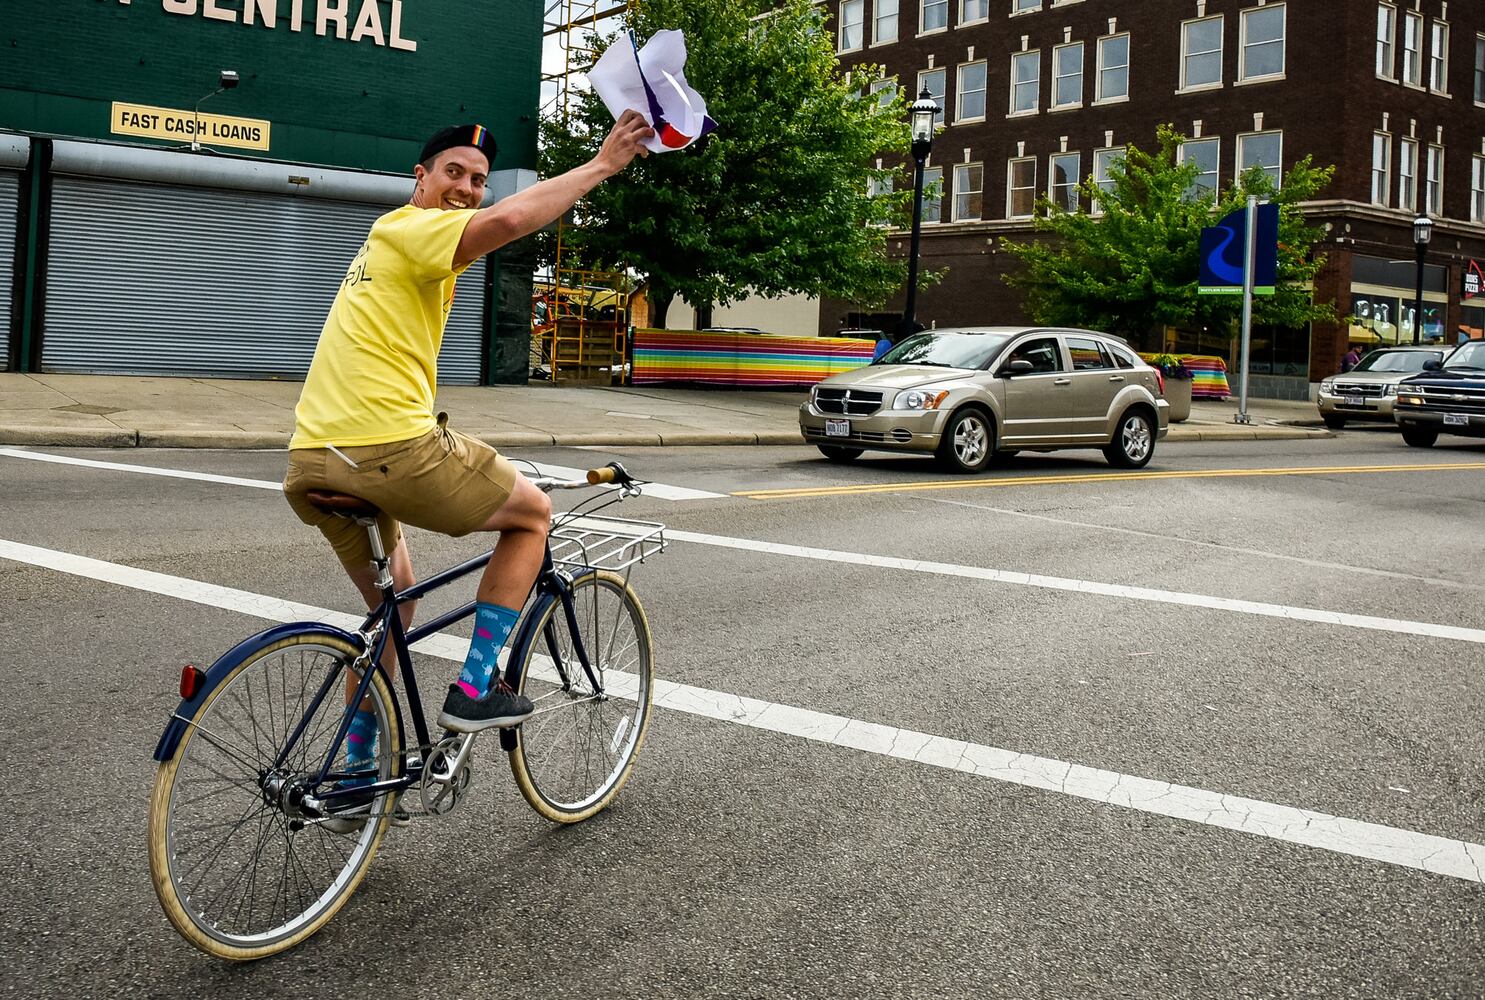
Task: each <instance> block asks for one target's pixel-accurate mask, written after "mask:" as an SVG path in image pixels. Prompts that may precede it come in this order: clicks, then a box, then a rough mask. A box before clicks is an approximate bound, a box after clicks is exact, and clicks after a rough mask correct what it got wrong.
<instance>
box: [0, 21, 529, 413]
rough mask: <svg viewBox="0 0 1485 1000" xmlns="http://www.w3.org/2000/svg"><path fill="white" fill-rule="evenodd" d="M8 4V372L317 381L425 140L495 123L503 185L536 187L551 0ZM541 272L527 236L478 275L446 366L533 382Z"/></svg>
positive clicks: (0, 236)
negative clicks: (366, 245) (533, 302)
mask: <svg viewBox="0 0 1485 1000" xmlns="http://www.w3.org/2000/svg"><path fill="white" fill-rule="evenodd" d="M6 15H7V16H6V18H5V26H4V27H3V28H0V301H4V300H5V299H7V298H8V300H9V302H10V310H9V317H8V318H9V323H8V324H7V326H6V327H5V332H6V347H7V350H6V351H5V352H3V358H4V360H5V362H6V367H8V368H10V369H11V370H21V371H77V372H83V371H104V372H137V373H146V374H180V375H222V376H258V377H263V376H283V377H289V378H293V377H298V376H301V375H302V374H303V371H304V370H305V369H306V368H307V366H308V362H309V357H310V355H311V354H312V351H313V346H314V341H315V338H316V337H317V335H318V333H319V328H320V324H321V322H322V321H323V318H324V315H325V312H326V310H327V309H328V307H329V304H330V301H331V300H332V299H333V297H334V294H335V290H336V289H337V288H338V286H339V283H340V280H341V277H342V276H343V273H344V269H345V265H346V264H347V263H348V262H349V261H350V259H351V258H352V257H353V256H354V254H355V251H356V249H357V247H359V245H360V243H361V241H362V240H363V239H364V236H365V232H366V230H367V229H368V228H369V226H370V224H371V222H372V221H373V220H374V219H375V218H376V217H377V216H378V215H380V214H382V213H383V212H385V211H387V210H388V209H389V208H391V207H393V206H395V205H397V204H400V203H402V202H404V201H405V200H406V199H407V197H408V195H409V194H410V192H411V183H412V181H411V176H410V174H411V170H412V167H413V165H414V162H415V161H416V158H417V153H418V150H419V149H420V147H421V145H422V143H423V142H424V141H425V140H426V138H427V137H428V135H430V134H431V133H432V132H433V131H434V130H436V129H437V128H439V127H441V126H443V125H448V124H456V123H460V122H479V123H482V124H484V125H485V126H486V127H487V128H488V129H489V130H490V132H491V134H492V135H493V136H494V138H495V140H496V143H497V147H498V152H497V154H496V157H495V160H494V163H493V164H492V168H491V169H492V177H491V182H490V188H491V196H492V197H498V196H501V195H504V194H508V193H510V192H512V191H514V190H517V189H518V188H520V187H523V186H525V185H526V184H529V183H531V182H532V181H534V179H535V174H534V168H535V165H536V133H537V100H538V87H539V78H540V66H539V63H540V49H541V10H540V8H539V7H538V6H537V5H536V4H535V3H491V4H485V3H478V4H476V3H470V2H468V0H68V2H66V3H56V2H55V0H7V3H6ZM530 273H531V261H530V259H529V257H527V256H526V255H525V254H524V253H522V252H520V251H519V250H515V249H514V248H511V249H507V250H506V251H504V252H502V253H501V254H499V255H492V256H491V257H490V258H488V259H487V260H486V261H485V262H484V263H482V264H477V265H476V266H475V267H473V268H471V269H470V270H469V271H468V272H466V274H465V275H464V276H463V277H462V278H461V279H460V282H459V287H458V293H457V295H456V299H455V308H454V312H453V314H452V315H451V317H450V321H449V329H448V332H447V334H446V336H445V349H444V353H443V355H441V357H440V369H441V372H442V378H443V379H444V381H446V382H447V381H453V382H466V383H486V384H493V383H501V382H524V381H525V377H526V366H527V351H528V346H529V335H530V321H529V304H530ZM7 293H8V294H7Z"/></svg>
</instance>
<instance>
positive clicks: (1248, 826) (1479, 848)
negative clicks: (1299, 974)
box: [0, 539, 1485, 883]
mask: <svg viewBox="0 0 1485 1000" xmlns="http://www.w3.org/2000/svg"><path fill="white" fill-rule="evenodd" d="M0 559H9V560H12V561H15V562H20V563H26V564H29V565H32V566H40V567H45V568H47V569H52V570H56V571H58V572H62V573H70V574H72V575H75V576H80V577H85V578H88V579H93V580H99V581H102V582H106V583H113V584H117V585H119V586H123V587H129V588H132V589H135V590H140V591H144V592H146V593H154V594H161V595H164V596H167V597H174V598H178V599H180V600H183V601H191V602H194V603H196V604H202V605H206V606H209V607H214V608H221V609H224V610H227V611H235V612H238V613H241V614H245V615H249V616H253V617H257V618H264V619H267V620H269V621H274V622H285V621H325V622H330V623H333V624H337V625H341V626H350V627H355V626H356V625H357V624H359V619H357V618H355V617H354V616H352V615H347V614H342V613H338V612H334V611H330V610H327V609H325V608H316V607H313V606H310V605H306V604H297V603H295V602H293V601H285V600H281V599H279V598H276V597H270V596H267V595H264V594H254V593H251V592H249V591H245V590H236V589H234V588H231V587H222V586H218V585H216V584H210V583H204V582H201V581H198V580H190V579H186V578H184V577H177V576H168V575H166V574H164V573H155V572H152V571H149V570H142V569H135V568H133V567H130V566H123V565H120V564H118V563H110V562H104V561H102V560H98V559H91V558H88V557H86V556H80V555H75V554H73V553H70V552H61V551H58V550H55V549H44V548H39V547H37V546H34V545H26V544H23V543H20V542H12V541H6V540H4V539H0ZM466 644H467V642H466V640H463V639H459V638H458V637H456V636H450V635H445V634H440V635H436V636H430V637H429V638H428V639H426V640H424V641H423V642H422V643H419V645H418V647H417V648H418V649H420V650H422V651H424V652H427V653H429V654H430V655H433V656H438V657H441V658H443V659H447V660H452V661H453V662H456V663H458V662H462V661H463V659H464V648H465V646H466ZM623 680H624V682H625V683H624V684H622V685H621V687H629V686H630V685H629V682H632V680H633V679H632V678H630V677H625V678H624V679H623ZM655 702H656V704H658V705H661V706H663V707H665V708H668V709H671V710H673V711H677V712H684V713H687V714H690V715H696V716H701V717H703V718H707V719H715V720H719V721H722V722H731V723H735V724H737V725H741V726H748V727H750V728H753V729H761V730H766V731H768V732H774V733H781V734H783V735H786V736H793V737H796V738H799V739H806V740H812V741H815V742H820V743H827V744H830V745H832V746H839V747H845V748H849V749H854V750H859V751H863V752H865V753H874V754H878V755H880V756H884V757H894V758H897V759H899V760H909V761H914V762H916V763H920V764H928V765H932V766H934V767H941V768H945V769H947V770H951V771H958V772H961V773H964V774H972V775H976V776H978V777H983V778H992V779H994V780H996V781H1003V782H1006V783H1008V784H1012V785H1021V786H1024V787H1027V788H1036V789H1040V790H1042V791H1048V792H1056V793H1060V794H1063V795H1071V796H1075V797H1077V798H1081V799H1087V800H1089V801H1092V802H1101V803H1104V804H1107V805H1112V806H1118V807H1120V808H1124V809H1133V810H1136V811H1138V812H1144V813H1152V814H1156V815H1160V816H1169V817H1171V818H1173V819H1180V820H1186V821H1188V822H1192V823H1199V824H1202V825H1205V826H1214V827H1218V828H1221V829H1224V830H1232V831H1234V832H1238V833H1246V834H1251V835H1253V836H1258V837H1265V838H1268V839H1270V840H1277V841H1282V842H1284V843H1290V844H1300V845H1303V846H1306V847H1315V848H1319V849H1321V850H1326V851H1333V852H1336V853H1339V854H1345V855H1349V856H1351V857H1357V858H1364V859H1367V860H1370V861H1380V862H1383V863H1385V864H1391V865H1399V866H1402V867H1405V868H1415V869H1419V870H1421V871H1426V872H1432V873H1434V874H1437V875H1445V876H1449V877H1451V878H1458V879H1463V880H1465V881H1469V882H1476V883H1481V882H1485V871H1482V869H1485V845H1480V844H1475V843H1470V842H1469V841H1463V840H1453V839H1450V838H1447V837H1437V836H1433V835H1432V834H1426V833H1418V832H1415V831H1412V830H1404V829H1401V828H1398V827H1391V826H1383V825H1381V824H1378V823H1367V822H1363V821H1361V820H1354V819H1346V818H1345V817H1342V816H1332V815H1329V814H1327V813H1320V812H1314V811H1312V810H1309V809H1297V808H1295V807H1293V806H1285V805H1278V804H1275V803H1272V802H1263V801H1260V800H1257V799H1249V798H1244V797H1241V796H1234V795H1226V794H1223V793H1221V792H1214V791H1209V790H1207V789H1203V788H1193V787H1191V786H1188V785H1174V784H1170V783H1168V782H1163V781H1154V780H1152V779H1149V778H1141V777H1137V776H1134V775H1127V774H1120V773H1118V772H1116V771H1105V770H1102V769H1100V768H1093V767H1086V766H1084V765H1081V764H1074V763H1071V762H1069V761H1064V760H1055V759H1052V758H1048V757H1038V756H1035V755H1032V754H1024V753H1015V752H1013V751H1010V750H1002V749H999V748H997V747H991V746H984V745H982V744H978V743H966V742H964V741H962V740H951V739H947V738H945V737H942V736H934V735H932V734H930V733H920V732H914V731H912V730H907V729H897V728H894V727H892V726H884V725H880V724H878V723H874V722H862V721H860V720H859V719H850V718H846V717H844V716H840V715H830V714H827V713H824V712H815V711H811V710H809V709H804V708H797V707H794V706H791V705H781V704H777V703H774V702H765V701H759V700H757V699H753V698H742V697H739V696H737V695H732V694H726V693H724V692H720V691H710V690H707V689H705V688H698V687H691V686H689V685H685V684H676V683H672V682H670V681H663V680H657V682H656V685H655Z"/></svg>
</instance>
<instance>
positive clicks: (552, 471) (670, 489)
mask: <svg viewBox="0 0 1485 1000" xmlns="http://www.w3.org/2000/svg"><path fill="white" fill-rule="evenodd" d="M0 456H4V457H7V458H27V459H30V460H31V461H33V462H55V463H56V464H58V465H76V466H81V467H83V468H87V469H109V470H111V471H114V472H137V473H142V474H144V475H149V476H168V477H170V478H171V479H195V480H198V481H200V482H204V483H224V484H226V485H228V486H247V487H251V488H253V489H259V490H274V491H278V492H281V491H282V490H283V486H282V484H280V483H277V482H273V481H270V480H266V479H242V478H239V477H237V476H218V475H213V474H212V473H209V472H189V471H186V470H184V469H166V468H161V467H159V466H154V465H128V464H125V463H123V462H100V461H98V460H97V459H92V458H73V457H72V456H70V455H51V454H48V453H46V452H41V451H22V450H20V449H18V448H0ZM507 457H509V456H507ZM516 465H517V467H518V468H521V467H523V466H528V465H529V466H534V467H535V468H536V469H537V470H538V471H537V475H541V476H556V477H559V478H562V479H578V478H581V477H582V475H583V473H585V472H586V471H587V470H586V469H570V468H568V467H567V466H564V465H546V464H544V463H541V462H530V461H526V460H516ZM522 471H525V469H524V468H522ZM644 490H645V496H647V497H655V498H658V499H660V500H713V499H716V498H718V497H722V496H725V495H726V494H723V493H708V492H707V491H706V490H693V489H690V488H688V487H685V486H670V485H667V484H666V483H649V484H647V485H646V486H645V488H644Z"/></svg>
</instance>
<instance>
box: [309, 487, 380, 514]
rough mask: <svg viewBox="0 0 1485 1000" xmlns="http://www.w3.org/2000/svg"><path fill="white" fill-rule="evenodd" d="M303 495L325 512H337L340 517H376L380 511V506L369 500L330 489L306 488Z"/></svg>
mask: <svg viewBox="0 0 1485 1000" xmlns="http://www.w3.org/2000/svg"><path fill="white" fill-rule="evenodd" d="M304 497H305V499H306V500H308V501H309V502H310V503H312V504H314V505H315V506H316V507H318V508H319V509H320V510H323V511H324V512H325V513H327V514H339V515H341V516H342V517H376V516H377V515H378V514H380V513H381V508H380V507H378V506H377V505H376V504H374V503H372V502H371V501H370V500H362V499H361V498H360V497H353V496H351V495H350V494H349V493H336V492H334V491H332V490H306V491H305V493H304Z"/></svg>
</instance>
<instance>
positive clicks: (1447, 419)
mask: <svg viewBox="0 0 1485 1000" xmlns="http://www.w3.org/2000/svg"><path fill="white" fill-rule="evenodd" d="M1469 425H1470V418H1469V415H1468V414H1465V413H1446V414H1444V426H1445V427H1468V426H1469Z"/></svg>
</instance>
